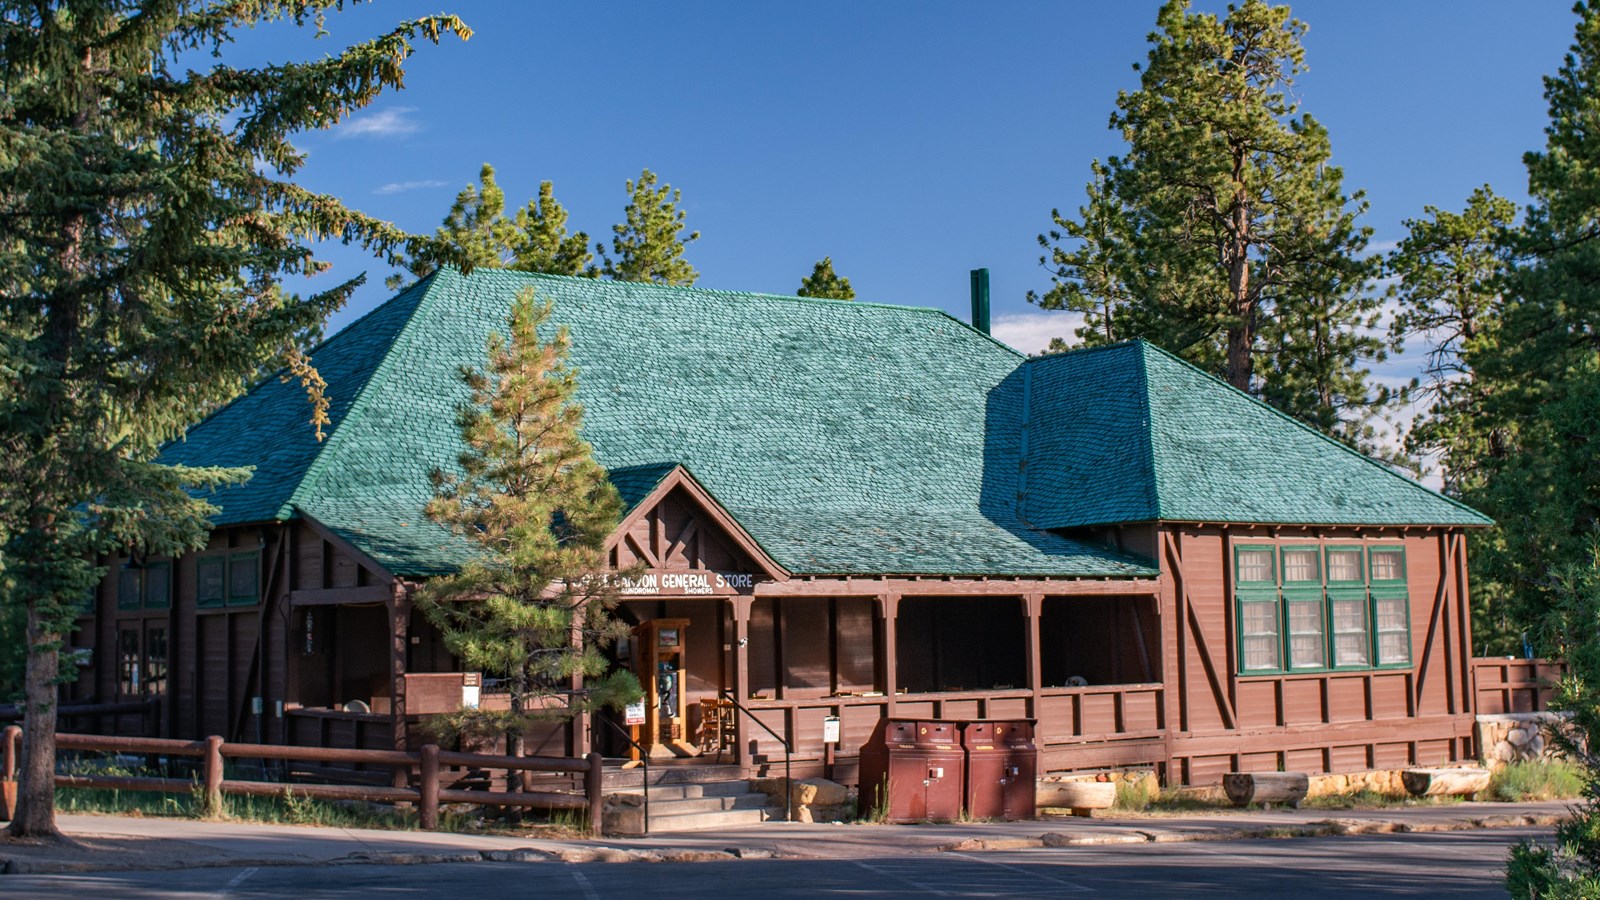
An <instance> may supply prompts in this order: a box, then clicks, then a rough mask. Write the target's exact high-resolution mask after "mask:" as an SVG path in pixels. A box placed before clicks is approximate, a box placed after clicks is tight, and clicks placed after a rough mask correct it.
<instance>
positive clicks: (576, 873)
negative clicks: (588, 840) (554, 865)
mask: <svg viewBox="0 0 1600 900" xmlns="http://www.w3.org/2000/svg"><path fill="white" fill-rule="evenodd" d="M570 871H571V872H572V879H573V880H574V881H576V882H578V887H580V888H582V889H583V896H585V897H587V898H589V900H600V895H599V894H597V893H595V890H594V885H592V884H590V883H589V877H588V876H587V875H584V874H583V870H582V869H580V868H578V867H577V866H576V865H574V866H573V867H572V868H571V869H570Z"/></svg>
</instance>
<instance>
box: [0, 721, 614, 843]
mask: <svg viewBox="0 0 1600 900" xmlns="http://www.w3.org/2000/svg"><path fill="white" fill-rule="evenodd" d="M21 739H22V729H21V728H19V727H17V726H15V725H11V726H7V727H6V729H5V730H4V732H3V733H0V785H7V786H13V787H11V789H10V790H4V791H0V821H4V820H9V819H10V818H11V815H12V813H13V810H12V809H10V808H9V806H10V805H9V804H8V803H6V802H4V799H3V798H4V797H6V796H14V793H15V788H14V785H15V783H16V778H17V756H18V752H17V750H18V747H19V745H20V742H21ZM56 748H57V749H59V750H89V751H96V752H101V753H127V754H134V755H140V756H169V757H170V756H183V757H191V758H198V759H199V760H200V761H201V763H200V772H201V780H200V789H201V791H202V796H201V804H202V805H203V806H204V808H205V809H206V810H207V811H216V810H220V809H221V808H222V797H223V795H225V794H236V795H243V796H256V797H275V796H283V795H284V794H285V793H288V792H293V793H294V794H295V795H297V796H303V797H318V798H323V799H329V800H362V801H369V802H378V803H413V804H415V805H416V807H417V810H418V814H419V815H418V818H419V820H420V823H421V825H422V827H423V828H424V829H427V830H429V831H432V830H436V829H437V828H438V827H439V804H440V803H471V804H477V805H483V806H518V807H530V808H535V809H579V810H586V811H587V814H588V819H589V829H590V831H591V832H593V833H594V834H596V835H598V834H600V833H601V818H602V817H601V808H602V791H601V783H602V782H601V759H600V754H598V753H590V754H589V755H588V756H586V757H583V758H581V759H575V758H571V757H551V756H490V755H486V754H480V753H455V752H452V751H448V750H440V749H439V747H438V745H436V744H428V745H426V746H424V747H422V748H421V749H420V750H418V751H417V752H408V751H403V750H335V749H328V748H320V747H284V746H275V745H268V744H230V743H225V742H224V741H223V740H222V738H220V737H217V736H215V735H213V736H211V737H208V738H206V739H205V740H203V741H176V740H166V739H162V738H124V737H102V736H100V735H92V734H58V735H56ZM226 759H259V760H292V761H309V762H325V763H346V764H349V763H354V764H365V765H374V766H389V767H390V768H391V769H393V770H396V772H397V774H401V775H402V777H397V778H396V779H395V781H396V784H397V786H395V787H378V786H373V785H349V784H286V783H283V782H270V781H238V780H232V779H227V778H224V777H223V761H224V760H226ZM444 767H459V768H469V769H489V770H503V771H506V772H555V773H562V774H581V775H582V776H583V785H584V792H583V793H582V794H572V793H563V792H560V791H487V790H458V789H455V788H449V787H444V786H442V784H441V778H440V775H441V769H442V768H444ZM413 773H415V786H412V784H411V782H412V779H411V775H412V774H413ZM401 784H403V785H405V786H399V785H401ZM56 785H57V786H58V787H74V788H100V789H110V790H121V791H156V792H162V793H169V794H187V793H190V792H191V791H193V790H195V788H196V785H195V784H194V783H192V782H190V781H188V780H187V779H182V778H154V777H132V776H110V775H59V774H58V775H57V776H56Z"/></svg>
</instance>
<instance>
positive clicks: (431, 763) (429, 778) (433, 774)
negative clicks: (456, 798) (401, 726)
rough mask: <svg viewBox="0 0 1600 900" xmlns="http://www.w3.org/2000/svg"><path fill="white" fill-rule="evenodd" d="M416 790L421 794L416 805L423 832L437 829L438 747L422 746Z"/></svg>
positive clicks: (434, 745)
mask: <svg viewBox="0 0 1600 900" xmlns="http://www.w3.org/2000/svg"><path fill="white" fill-rule="evenodd" d="M418 767H419V769H420V771H419V773H418V775H419V777H418V780H417V788H418V789H419V790H420V791H421V792H422V798H421V800H420V801H419V803H418V806H417V812H418V818H420V819H421V823H420V824H421V825H422V829H423V830H424V831H437V830H438V829H439V745H438V744H423V745H422V757H421V759H420V760H419V762H418Z"/></svg>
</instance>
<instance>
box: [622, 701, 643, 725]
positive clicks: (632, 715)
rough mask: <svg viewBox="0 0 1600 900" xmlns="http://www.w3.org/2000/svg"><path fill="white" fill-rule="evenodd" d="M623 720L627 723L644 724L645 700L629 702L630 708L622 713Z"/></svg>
mask: <svg viewBox="0 0 1600 900" xmlns="http://www.w3.org/2000/svg"><path fill="white" fill-rule="evenodd" d="M622 721H623V724H625V725H643V724H644V701H643V700H639V701H638V702H635V703H629V704H628V708H627V709H626V710H624V711H623V713H622Z"/></svg>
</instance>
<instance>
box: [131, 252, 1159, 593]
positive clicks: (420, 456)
mask: <svg viewBox="0 0 1600 900" xmlns="http://www.w3.org/2000/svg"><path fill="white" fill-rule="evenodd" d="M529 286H531V287H533V288H534V289H535V290H536V292H537V293H538V294H539V295H540V296H541V297H545V298H549V299H551V300H553V301H554V303H555V319H556V320H557V321H559V322H561V323H563V324H565V325H567V326H568V327H569V329H570V333H571V337H572V358H573V361H574V363H575V364H576V365H577V367H578V369H579V385H580V386H579V399H580V401H581V402H582V403H583V404H584V406H585V408H586V410H587V412H586V418H585V427H584V436H585V437H586V438H587V439H588V440H589V441H590V443H591V444H593V446H594V448H595V454H596V457H597V458H598V459H599V461H600V462H601V463H602V464H603V465H605V466H606V467H607V468H608V469H610V470H611V471H612V472H613V473H614V476H613V477H614V480H615V481H616V483H617V486H618V489H619V491H621V492H622V494H623V496H624V499H625V500H626V501H627V502H629V503H630V504H632V503H637V502H638V501H639V500H640V499H641V498H642V497H644V496H645V495H647V494H648V493H649V492H650V490H651V489H652V488H653V487H654V486H655V485H656V484H658V483H659V481H660V479H661V478H662V477H664V475H665V474H666V473H667V472H668V471H670V470H671V467H672V466H673V465H676V464H682V465H684V466H686V467H688V468H689V469H690V470H691V471H693V472H694V473H695V476H696V478H697V479H698V480H699V481H700V482H701V484H703V485H704V486H705V488H706V489H707V490H708V491H709V492H710V493H711V494H712V495H713V496H714V497H715V498H716V499H717V501H718V502H719V503H720V504H721V505H722V506H723V507H724V508H725V509H726V510H727V511H728V512H729V513H730V514H731V515H732V516H733V517H734V518H735V519H737V520H738V521H739V523H740V524H741V525H742V526H743V527H744V528H745V530H746V531H748V532H749V533H750V535H751V536H752V537H753V538H754V539H755V540H756V541H757V542H758V543H759V544H760V545H761V546H762V548H763V549H764V550H765V551H766V552H767V553H768V554H770V555H771V556H772V557H773V559H775V560H776V561H777V562H778V563H779V564H781V565H783V566H784V567H785V568H786V569H788V570H789V571H791V572H794V573H797V574H948V575H1037V576H1044V575H1059V576H1094V577H1100V576H1147V575H1151V574H1154V569H1153V568H1152V567H1151V565H1150V564H1149V562H1148V561H1146V560H1142V559H1140V558H1137V557H1133V556H1128V555H1125V554H1121V553H1118V552H1115V551H1113V550H1110V549H1108V548H1104V547H1101V546H1098V545H1095V544H1090V543H1084V542H1080V541H1075V540H1069V539H1067V538H1063V537H1060V536H1058V535H1054V534H1051V533H1049V532H1047V531H1042V530H1037V529H1034V528H1030V527H1028V526H1027V525H1026V524H1025V523H1024V522H1023V521H1022V520H1021V518H1019V516H1018V515H1017V499H1018V488H1019V485H1018V474H1019V472H1020V471H1021V470H1022V466H1021V465H1020V464H1019V459H1020V457H1019V455H1018V454H1019V453H1021V452H1022V450H1023V445H1022V443H1021V429H1020V425H1021V420H1022V412H1023V399H1024V398H1023V397H1022V395H1021V394H1019V393H1017V392H1016V391H1014V390H1011V389H1010V388H1011V385H1012V383H1013V382H1014V379H1015V376H1016V373H1017V371H1018V366H1019V364H1020V362H1021V360H1022V358H1021V357H1020V356H1019V355H1018V354H1016V353H1015V352H1013V351H1011V350H1009V349H1007V348H1005V347H1004V346H1002V345H1000V344H999V343H997V342H995V341H992V340H990V339H989V338H987V337H985V336H983V335H980V334H978V333H976V332H974V331H973V330H972V329H971V328H969V327H967V326H966V325H965V324H963V323H961V322H959V321H957V320H955V319H953V318H951V317H950V316H948V315H946V314H945V313H943V312H940V311H938V310H930V309H916V308H908V307H895V306H880V305H875V304H869V303H846V302H835V301H823V300H814V299H803V298H794V297H775V296H769V295H760V294H740V293H729V292H721V291H710V290H701V289H695V288H674V287H661V286H655V285H643V284H626V283H617V282H605V281H597V280H591V279H576V278H561V277H555V276H541V275H529V274H525V273H515V272H506V271H484V270H480V271H478V272H476V273H474V274H473V275H472V276H470V277H465V276H462V275H460V274H459V273H457V272H454V271H452V270H443V271H441V272H439V273H437V274H435V275H433V276H431V277H429V278H428V279H425V280H423V281H422V282H419V283H418V284H417V285H415V286H413V287H412V288H410V289H408V290H407V291H406V292H404V293H403V294H401V295H400V296H398V297H396V298H395V299H393V300H391V301H389V302H388V303H387V304H385V305H384V306H382V307H380V308H379V309H378V310H376V311H374V312H373V313H371V314H369V315H368V316H367V317H365V318H363V319H361V320H360V321H358V322H356V323H354V324H352V325H350V326H349V327H347V328H346V329H345V330H344V331H342V332H341V333H340V334H339V335H337V336H335V337H334V338H332V339H331V340H329V341H328V342H326V343H325V344H324V345H323V346H322V347H320V348H319V349H318V350H317V351H316V352H315V353H314V354H313V359H314V361H315V362H316V364H317V366H318V368H319V369H320V370H321V371H322V372H323V374H324V376H325V377H327V379H328V382H329V393H330V395H331V397H332V398H333V401H334V409H333V411H332V412H333V415H332V418H333V426H332V428H331V430H330V434H329V437H328V439H327V441H326V442H324V443H323V444H321V445H317V444H316V443H315V442H314V441H313V440H312V439H311V436H310V429H309V428H308V427H307V426H306V425H305V424H304V423H305V419H306V417H307V414H308V411H307V408H306V406H305V400H304V394H303V392H302V391H301V390H300V389H299V387H298V386H297V385H294V384H285V383H281V382H278V381H276V380H272V381H269V382H267V383H265V384H263V385H261V386H260V387H258V388H257V389H256V390H255V391H253V392H251V393H250V394H249V395H247V396H246V397H243V398H241V399H240V400H239V401H236V402H235V403H234V404H232V405H231V406H229V407H228V408H226V409H224V410H222V411H220V412H219V413H217V414H216V415H214V416H212V417H211V418H210V419H207V420H206V421H205V422H203V423H201V424H199V425H197V426H196V427H195V428H193V429H191V431H190V433H189V435H188V437H187V440H186V441H185V442H183V443H179V444H175V445H172V446H171V447H169V448H168V449H167V451H166V452H165V454H164V457H163V458H164V459H169V460H171V461H174V462H176V461H183V462H190V463H196V464H199V463H210V462H215V463H230V464H244V463H254V464H255V465H257V467H258V468H257V477H256V479H255V480H253V481H252V482H251V483H250V484H248V485H246V486H244V487H240V488H231V489H227V490H225V491H223V492H222V493H221V494H220V495H219V501H220V503H221V506H222V508H223V512H222V514H221V516H220V517H219V524H227V523H238V522H248V521H260V520H265V519H274V518H286V517H288V516H291V515H293V514H296V513H303V514H305V515H309V516H311V517H312V518H314V519H316V520H317V521H318V522H320V523H322V524H323V525H324V526H326V527H328V528H329V529H331V530H332V531H334V532H335V533H336V534H338V535H340V536H341V537H342V538H343V539H345V540H347V541H349V542H350V543H351V544H353V545H354V546H356V547H357V548H359V549H360V550H362V551H363V552H365V553H366V554H368V555H369V556H371V557H372V558H373V559H375V560H376V561H378V562H379V563H381V564H383V565H384V566H385V567H387V568H388V569H390V571H392V572H395V573H396V574H402V575H428V574H436V573H438V572H442V571H448V570H450V569H452V568H454V567H455V566H456V565H459V563H460V562H461V560H462V559H464V558H465V554H466V553H467V552H468V547H467V546H466V544H465V542H463V541H461V540H460V539H458V538H455V537H453V536H451V535H449V534H448V533H447V532H446V531H444V530H443V529H441V528H439V527H438V526H436V525H434V524H432V523H430V522H429V521H428V520H427V519H426V518H425V517H424V516H423V513H422V507H423V504H424V503H425V502H426V501H427V499H428V496H429V493H430V487H429V480H428V473H429V472H430V471H431V470H432V469H433V468H435V467H440V466H442V467H449V466H451V465H453V463H454V460H455V457H456V456H457V454H458V453H459V450H460V445H459V439H458V436H457V432H456V428H455V424H454V419H455V417H454V410H455V409H456V407H457V406H458V405H459V404H460V403H461V402H462V401H463V400H464V399H465V398H466V390H465V388H464V386H463V385H462V384H461V383H460V380H459V377H458V372H459V369H460V367H461V366H462V365H464V364H465V365H481V364H482V361H483V360H484V341H485V338H486V337H487V335H488V334H489V333H490V332H491V331H501V332H503V331H504V329H505V327H506V325H505V322H506V318H507V316H508V314H509V310H510V304H511V301H512V299H513V298H514V297H515V296H516V294H517V292H518V291H519V290H520V289H522V288H524V287H529Z"/></svg>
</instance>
